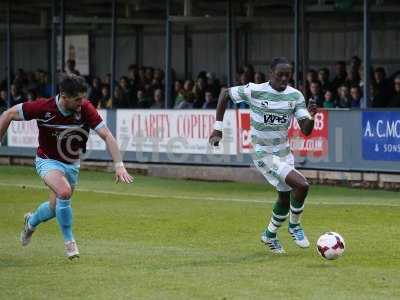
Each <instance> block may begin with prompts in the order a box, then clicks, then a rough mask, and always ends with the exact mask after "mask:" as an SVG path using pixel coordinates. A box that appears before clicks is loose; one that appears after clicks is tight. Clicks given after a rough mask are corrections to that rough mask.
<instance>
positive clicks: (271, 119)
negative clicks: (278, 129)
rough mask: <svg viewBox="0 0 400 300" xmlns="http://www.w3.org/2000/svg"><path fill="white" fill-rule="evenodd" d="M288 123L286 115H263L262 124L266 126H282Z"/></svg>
mask: <svg viewBox="0 0 400 300" xmlns="http://www.w3.org/2000/svg"><path fill="white" fill-rule="evenodd" d="M288 121H289V117H288V115H283V114H282V115H279V114H273V113H269V114H265V115H264V124H267V125H283V124H286V123H287V122H288Z"/></svg>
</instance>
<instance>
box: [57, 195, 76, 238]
mask: <svg viewBox="0 0 400 300" xmlns="http://www.w3.org/2000/svg"><path fill="white" fill-rule="evenodd" d="M56 218H57V221H58V224H59V225H60V228H61V232H62V234H63V237H64V241H72V240H73V239H74V236H73V234H72V207H71V200H70V199H59V198H57V205H56Z"/></svg>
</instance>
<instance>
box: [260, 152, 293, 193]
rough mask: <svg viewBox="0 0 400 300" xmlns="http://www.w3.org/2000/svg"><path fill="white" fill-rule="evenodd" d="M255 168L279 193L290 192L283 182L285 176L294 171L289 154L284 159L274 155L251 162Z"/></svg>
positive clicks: (291, 157)
mask: <svg viewBox="0 0 400 300" xmlns="http://www.w3.org/2000/svg"><path fill="white" fill-rule="evenodd" d="M253 162H254V165H255V166H256V168H257V169H258V170H259V171H260V172H261V174H263V175H264V177H265V178H266V179H267V180H268V182H269V183H270V184H271V185H273V186H274V187H275V188H276V190H277V191H279V192H289V191H291V190H292V188H291V187H290V186H288V185H287V184H286V182H285V179H286V176H287V175H288V174H289V173H290V172H291V171H292V170H295V169H294V157H293V155H292V154H291V153H290V154H289V155H287V156H285V157H278V156H275V155H271V156H266V157H263V158H262V159H255V160H253Z"/></svg>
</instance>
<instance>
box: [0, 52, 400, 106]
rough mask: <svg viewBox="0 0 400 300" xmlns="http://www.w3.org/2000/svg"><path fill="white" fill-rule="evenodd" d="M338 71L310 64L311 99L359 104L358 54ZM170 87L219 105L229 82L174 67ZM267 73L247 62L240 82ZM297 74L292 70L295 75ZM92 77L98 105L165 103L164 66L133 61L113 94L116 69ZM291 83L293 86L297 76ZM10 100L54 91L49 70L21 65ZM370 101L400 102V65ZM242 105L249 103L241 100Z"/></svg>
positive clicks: (375, 73) (183, 97)
mask: <svg viewBox="0 0 400 300" xmlns="http://www.w3.org/2000/svg"><path fill="white" fill-rule="evenodd" d="M333 70H334V72H333V73H334V74H333V75H331V74H330V71H329V69H328V68H320V69H319V70H315V69H309V70H308V71H307V73H306V74H307V75H306V78H305V80H304V81H303V80H301V81H302V82H304V83H303V84H302V85H301V86H300V90H302V91H303V93H304V96H305V99H306V102H308V101H310V100H313V101H315V102H316V103H317V105H318V106H319V107H324V108H360V104H361V103H362V102H363V101H364V99H363V93H362V91H363V86H364V80H363V67H362V62H361V60H360V59H359V58H358V57H357V56H354V57H352V58H351V60H350V62H349V63H348V64H346V62H345V61H338V62H336V63H335V65H334V68H333ZM65 71H66V73H74V74H79V72H78V71H77V70H76V69H75V63H74V61H68V62H67V66H66V70H65ZM172 73H173V74H172V78H173V87H172V88H171V93H172V94H171V97H172V101H173V103H172V105H171V108H174V109H215V108H216V106H217V99H218V94H219V92H220V90H221V88H222V87H224V86H226V85H224V84H222V83H221V81H220V80H219V79H218V78H216V76H215V74H214V73H213V72H207V71H202V72H200V73H199V74H198V75H197V77H196V78H195V80H192V79H185V80H179V79H176V76H175V74H174V72H172ZM267 76H268V75H266V74H264V73H262V72H258V71H255V70H254V68H253V66H251V65H246V66H244V67H243V68H241V69H240V70H239V71H238V72H237V76H236V83H235V85H245V84H247V83H249V82H254V83H263V82H265V81H266V80H267V79H268V78H267ZM292 77H293V76H292ZM85 78H86V80H87V82H88V91H87V97H88V99H89V100H90V101H91V102H92V103H93V105H94V106H95V107H97V108H99V109H100V108H103V109H110V108H132V109H135V108H138V109H139V108H140V109H162V108H165V97H164V71H163V70H161V69H157V68H152V67H144V66H138V65H130V66H129V67H128V74H127V75H126V76H121V77H120V78H119V80H118V82H114V83H113V87H114V94H113V97H111V95H110V90H111V86H110V85H111V75H110V74H106V75H105V76H104V77H103V78H100V77H93V78H90V77H85ZM289 84H290V85H292V86H293V84H294V82H293V78H290V81H289ZM6 88H7V85H6V80H2V81H1V82H0V113H1V112H2V111H4V110H5V109H6V108H7V103H8V99H7V89H6ZM10 94H11V98H10V99H9V100H10V106H13V105H15V104H18V103H23V102H25V101H35V100H36V99H37V98H38V97H50V96H51V84H50V82H49V74H48V73H47V72H45V71H43V70H37V71H35V72H25V71H24V70H22V69H18V70H17V72H16V74H15V76H13V80H12V85H11V90H10ZM366 103H367V107H400V71H399V72H396V73H394V74H392V75H391V76H387V74H386V72H385V69H384V68H382V67H376V68H374V69H373V70H371V84H370V96H369V99H367V101H366ZM241 107H246V106H245V105H242V106H241Z"/></svg>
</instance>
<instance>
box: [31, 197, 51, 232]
mask: <svg viewBox="0 0 400 300" xmlns="http://www.w3.org/2000/svg"><path fill="white" fill-rule="evenodd" d="M55 216H56V212H55V210H54V209H52V208H51V207H50V202H49V201H46V202H43V203H42V204H40V205H39V207H38V208H37V209H36V210H35V212H34V213H33V214H32V216H31V217H30V218H29V225H30V227H31V228H32V229H35V228H36V226H38V225H39V224H40V223H42V222H46V221H48V220H50V219H53V218H54V217H55Z"/></svg>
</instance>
